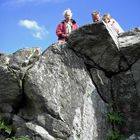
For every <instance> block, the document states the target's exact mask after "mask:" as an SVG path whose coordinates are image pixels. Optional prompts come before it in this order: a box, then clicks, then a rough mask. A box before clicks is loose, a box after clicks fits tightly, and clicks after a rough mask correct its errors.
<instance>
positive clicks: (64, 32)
mask: <svg viewBox="0 0 140 140" xmlns="http://www.w3.org/2000/svg"><path fill="white" fill-rule="evenodd" d="M63 15H64V18H65V20H63V21H62V22H61V23H60V24H59V25H58V26H57V29H56V35H57V36H58V40H60V41H67V40H68V37H69V35H70V33H71V32H72V31H74V30H75V29H77V28H78V25H77V23H76V21H75V20H74V19H72V12H71V10H70V9H67V10H65V11H64V12H63Z"/></svg>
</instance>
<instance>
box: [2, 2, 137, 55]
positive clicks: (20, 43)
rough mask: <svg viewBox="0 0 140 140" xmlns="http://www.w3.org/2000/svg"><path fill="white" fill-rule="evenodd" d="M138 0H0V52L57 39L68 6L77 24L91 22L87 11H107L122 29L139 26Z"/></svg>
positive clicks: (81, 24) (37, 45)
mask: <svg viewBox="0 0 140 140" xmlns="http://www.w3.org/2000/svg"><path fill="white" fill-rule="evenodd" d="M139 5H140V0H0V53H5V54H10V53H14V52H16V51H17V50H19V49H22V48H32V47H39V48H41V49H42V51H43V50H45V49H46V48H47V47H48V46H50V45H51V44H53V43H55V42H57V36H56V28H57V26H58V24H59V23H60V22H61V21H62V20H63V19H64V17H63V11H64V10H66V9H68V8H70V9H71V11H72V13H73V17H72V18H73V19H74V20H76V22H77V23H78V25H79V26H83V25H85V24H89V23H92V18H91V13H92V12H93V11H94V10H99V11H100V13H101V15H103V14H105V13H110V14H111V15H112V17H113V18H114V19H115V20H117V21H118V22H119V24H120V25H121V27H122V28H123V29H124V31H128V30H130V29H132V28H135V27H140V14H139V13H140V12H139Z"/></svg>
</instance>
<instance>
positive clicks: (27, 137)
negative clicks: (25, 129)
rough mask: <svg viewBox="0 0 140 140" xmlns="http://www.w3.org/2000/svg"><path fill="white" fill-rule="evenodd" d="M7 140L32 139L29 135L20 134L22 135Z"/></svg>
mask: <svg viewBox="0 0 140 140" xmlns="http://www.w3.org/2000/svg"><path fill="white" fill-rule="evenodd" d="M6 140H30V138H29V136H20V137H15V136H14V137H12V138H7V139H6Z"/></svg>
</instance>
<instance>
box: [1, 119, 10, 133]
mask: <svg viewBox="0 0 140 140" xmlns="http://www.w3.org/2000/svg"><path fill="white" fill-rule="evenodd" d="M0 129H1V130H2V131H4V132H5V133H7V134H9V135H10V134H11V132H12V127H11V126H10V125H8V124H7V122H6V121H5V120H3V119H1V118H0Z"/></svg>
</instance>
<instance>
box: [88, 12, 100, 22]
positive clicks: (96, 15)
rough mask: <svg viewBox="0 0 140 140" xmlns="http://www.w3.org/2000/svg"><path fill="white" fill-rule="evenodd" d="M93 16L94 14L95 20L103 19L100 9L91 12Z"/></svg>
mask: <svg viewBox="0 0 140 140" xmlns="http://www.w3.org/2000/svg"><path fill="white" fill-rule="evenodd" d="M91 16H92V20H93V22H98V21H101V20H102V18H101V16H100V12H99V11H93V12H92V14H91Z"/></svg>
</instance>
